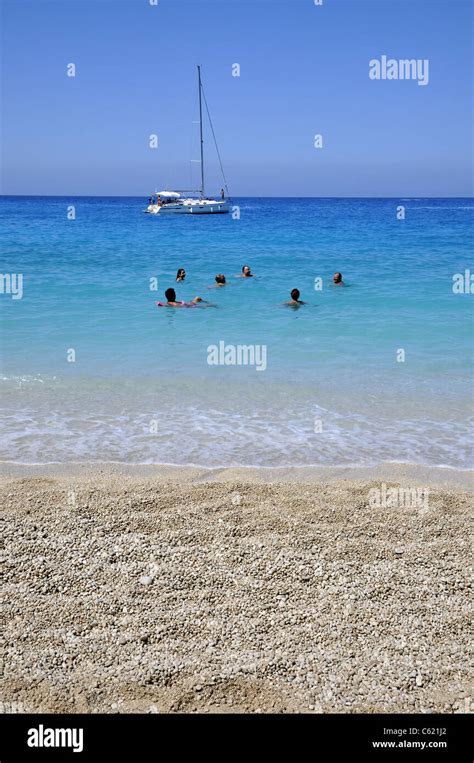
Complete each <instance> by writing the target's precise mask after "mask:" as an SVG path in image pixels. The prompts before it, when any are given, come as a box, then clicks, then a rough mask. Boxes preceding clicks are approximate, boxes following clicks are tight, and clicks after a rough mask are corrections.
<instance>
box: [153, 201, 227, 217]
mask: <svg viewBox="0 0 474 763" xmlns="http://www.w3.org/2000/svg"><path fill="white" fill-rule="evenodd" d="M146 212H147V213H148V214H151V215H160V216H161V215H223V214H226V213H228V212H229V203H228V202H227V201H213V200H211V199H203V200H199V199H189V200H188V199H186V200H185V201H183V202H181V203H177V204H173V203H171V204H162V205H161V206H158V204H150V206H149V207H147V209H146Z"/></svg>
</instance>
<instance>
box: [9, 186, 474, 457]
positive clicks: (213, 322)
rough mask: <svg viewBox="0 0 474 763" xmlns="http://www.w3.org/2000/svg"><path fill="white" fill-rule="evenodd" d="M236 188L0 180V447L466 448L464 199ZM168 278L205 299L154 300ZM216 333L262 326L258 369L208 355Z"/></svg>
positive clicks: (413, 453)
mask: <svg viewBox="0 0 474 763" xmlns="http://www.w3.org/2000/svg"><path fill="white" fill-rule="evenodd" d="M70 204H74V205H75V208H76V219H75V220H68V219H67V207H68V205H70ZM234 204H236V205H238V206H239V207H240V219H233V218H232V216H231V215H223V216H212V217H192V218H191V217H188V216H176V217H172V216H168V217H163V218H160V217H159V216H158V217H152V216H148V215H144V214H143V209H144V206H145V204H144V200H142V199H136V198H110V199H108V198H78V199H65V198H41V197H35V198H32V199H24V198H18V197H3V198H2V199H0V211H1V217H2V232H3V236H2V239H3V257H2V267H1V272H2V273H21V274H22V275H23V297H22V299H18V300H14V299H12V297H11V295H10V294H1V295H0V305H1V327H2V338H1V345H0V353H1V372H2V378H1V386H0V389H1V415H2V432H3V434H2V439H1V445H0V459H2V460H11V461H19V462H27V463H38V462H40V463H41V462H48V461H122V462H137V463H175V464H196V465H201V466H208V467H211V466H229V465H237V464H238V465H259V466H286V465H307V464H323V465H341V464H357V465H362V464H374V463H378V462H383V461H401V462H413V463H424V464H433V465H445V466H453V467H458V468H469V467H470V466H471V465H472V439H471V433H472V418H470V417H471V416H472V378H473V370H474V369H473V342H472V340H473V320H472V318H473V313H472V306H473V300H474V295H472V294H467V293H465V294H454V293H453V288H452V287H453V276H454V275H455V274H457V273H464V272H465V270H466V269H469V268H470V272H471V273H474V264H473V261H472V243H473V241H472V223H473V219H474V218H473V210H474V203H473V200H472V199H444V200H439V199H438V200H433V199H416V200H415V199H411V200H409V199H407V200H399V199H378V200H365V199H357V200H356V199H237V200H235V201H234ZM400 204H402V205H405V207H406V219H405V220H397V218H396V207H397V206H398V205H400ZM243 264H249V265H250V266H251V267H252V270H253V272H254V273H255V278H254V279H249V280H245V281H244V280H242V279H238V278H235V277H233V276H234V275H235V274H238V273H239V272H240V269H241V267H242V265H243ZM178 267H184V268H185V269H186V271H187V274H188V275H187V279H186V281H185V283H183V284H175V281H174V278H175V274H176V270H177V268H178ZM336 270H340V271H342V273H343V276H344V280H345V281H346V283H347V288H338V289H336V288H333V287H331V285H330V282H331V277H332V274H333V273H334V271H336ZM218 272H223V273H225V274H226V276H227V280H228V285H227V286H226V287H225V288H224V289H218V290H215V289H212V290H211V289H208V285H210V284H212V283H213V279H214V275H215V274H216V273H218ZM152 278H157V279H158V292H154V291H151V290H150V279H152ZM317 278H322V279H323V289H322V290H321V291H317V290H315V288H314V286H315V279H317ZM168 286H176V290H177V294H178V298H179V299H185V300H187V299H190V298H192V297H193V296H195V295H201V296H202V297H204V298H205V299H208V300H211V301H212V302H213V303H214V304H215V305H216V306H215V307H212V308H211V307H209V308H202V309H201V308H199V309H183V310H175V311H173V310H170V309H158V308H157V307H156V306H155V301H156V300H157V299H162V298H163V292H164V289H165V288H167V287H168ZM295 286H296V287H298V288H299V289H300V291H301V297H302V299H304V300H305V301H306V302H307V303H308V304H306V305H305V306H303V307H302V308H300V309H299V310H297V311H294V310H291V309H289V308H286V307H283V306H282V304H281V303H282V302H283V301H284V300H285V299H287V298H288V295H289V291H290V289H291V288H292V287H295ZM473 288H474V287H473ZM221 341H222V342H225V344H226V345H229V344H232V345H259V346H261V345H264V346H265V347H266V353H267V367H266V369H265V370H264V371H257V370H256V368H255V367H254V366H229V365H227V366H214V365H209V364H208V362H207V359H208V347H209V346H210V345H213V344H216V345H217V344H218V343H219V342H221ZM70 348H72V349H74V350H75V354H76V359H75V362H74V363H69V362H67V351H68V349H70ZM399 349H403V350H404V351H405V362H403V363H400V362H397V357H396V353H397V350H399Z"/></svg>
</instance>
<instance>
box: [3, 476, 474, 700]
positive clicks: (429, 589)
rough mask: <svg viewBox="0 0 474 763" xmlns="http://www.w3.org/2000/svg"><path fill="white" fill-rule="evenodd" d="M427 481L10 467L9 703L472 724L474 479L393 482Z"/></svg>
mask: <svg viewBox="0 0 474 763" xmlns="http://www.w3.org/2000/svg"><path fill="white" fill-rule="evenodd" d="M416 473H418V475H419V479H418V480H416V479H415V476H414V475H415V474H416ZM428 476H430V480H431V481H430V492H429V502H428V505H423V506H419V507H413V506H398V507H383V506H382V507H379V508H377V507H375V508H374V506H373V505H371V503H370V500H369V496H370V492H369V491H370V490H373V489H374V488H375V489H380V486H381V484H382V483H381V479H380V476H379V477H378V478H377V477H376V476H375V475H374V473H373V471H370V470H366V471H364V470H362V471H359V472H357V470H353V472H351V471H350V470H349V471H348V470H344V471H342V472H339V473H334V470H333V472H331V473H329V472H327V471H326V472H324V471H322V472H318V473H315V472H314V471H313V472H311V473H310V472H305V471H304V470H303V471H301V470H287V471H283V472H278V471H277V470H276V471H274V472H272V471H269V472H263V473H262V472H261V471H258V470H254V471H252V470H243V469H236V470H231V469H227V470H226V469H224V470H215V471H214V472H212V471H205V470H197V469H196V470H192V469H190V470H184V469H172V468H169V469H166V468H162V469H159V468H157V467H149V468H145V467H143V468H141V469H140V468H135V469H132V468H126V467H113V466H107V467H106V466H102V467H97V466H94V467H87V466H83V467H73V466H70V467H62V468H60V467H57V466H56V467H55V466H49V467H46V466H45V467H20V466H13V465H11V466H8V465H7V466H4V468H3V475H2V477H1V482H0V491H1V498H2V508H3V512H2V513H3V520H4V521H3V525H4V531H3V536H4V539H5V552H4V559H5V586H4V590H5V599H6V603H5V608H4V616H5V627H4V629H3V650H4V659H3V662H4V677H3V681H2V707H3V709H4V711H5V712H54V713H65V712H73V713H74V712H86V713H95V712H110V713H118V712H124V713H130V712H149V713H154V712H201V713H206V712H212V713H222V712H262V713H268V712H272V713H275V712H277V713H279V712H286V713H288V712H289V713H301V712H303V713H312V712H314V713H329V712H337V713H347V712H349V713H393V712H402V713H405V712H406V713H413V712H427V713H431V712H442V713H453V712H454V713H465V712H469V711H470V710H471V709H472V705H471V699H470V694H469V679H468V675H467V671H466V664H467V661H468V639H469V620H468V605H469V599H468V593H469V574H468V570H469V561H470V536H469V517H470V516H472V509H473V503H474V498H473V494H472V492H471V491H472V475H471V474H468V473H462V474H461V473H454V472H451V471H450V470H444V471H443V470H434V471H432V472H431V473H430V475H427V473H426V471H425V473H423V470H421V471H420V470H419V471H418V472H416V469H415V468H413V470H412V471H410V469H408V468H406V469H404V468H402V467H396V466H393V467H392V469H391V470H390V469H389V468H388V467H387V468H386V470H385V473H384V475H383V477H384V479H385V480H386V484H387V485H388V486H398V485H403V484H410V485H414V484H423V485H426V484H427V477H428ZM420 478H421V480H422V481H421V482H420ZM384 484H385V483H384Z"/></svg>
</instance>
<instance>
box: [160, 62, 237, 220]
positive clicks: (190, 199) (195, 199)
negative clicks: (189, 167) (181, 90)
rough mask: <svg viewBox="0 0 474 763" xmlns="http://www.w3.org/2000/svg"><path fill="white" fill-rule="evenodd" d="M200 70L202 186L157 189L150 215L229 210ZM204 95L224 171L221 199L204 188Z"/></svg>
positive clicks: (208, 212) (224, 181) (199, 213)
mask: <svg viewBox="0 0 474 763" xmlns="http://www.w3.org/2000/svg"><path fill="white" fill-rule="evenodd" d="M197 70H198V83H199V135H200V147H201V158H200V160H199V161H200V164H201V187H200V188H199V189H198V190H196V191H157V192H155V194H153V195H152V196H151V197H150V204H149V205H148V207H147V208H146V210H145V212H146V213H147V214H150V215H168V214H178V215H183V214H194V215H213V214H223V213H225V212H228V211H229V198H228V196H229V194H228V191H227V183H226V180H225V175H224V170H223V168H222V162H221V157H220V154H219V149H218V147H217V141H216V136H215V135H214V128H213V127H212V122H211V117H210V114H209V109H208V108H207V101H206V96H205V95H204V92H203V87H202V81H201V67H200V66H198V67H197ZM203 95H204V102H205V104H206V110H207V115H208V117H209V122H210V125H211V130H212V135H213V138H214V143H215V146H216V151H217V156H218V158H219V164H220V168H221V172H222V178H223V183H224V188H223V189H222V191H221V198H220V199H212V198H209V197H207V196H206V194H205V190H204V139H203V126H202V96H203ZM186 194H198V195H197V196H187V195H186Z"/></svg>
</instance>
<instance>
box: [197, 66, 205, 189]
mask: <svg viewBox="0 0 474 763" xmlns="http://www.w3.org/2000/svg"><path fill="white" fill-rule="evenodd" d="M197 70H198V81H199V133H200V138H201V196H202V197H203V196H204V141H203V138H202V97H201V90H202V85H201V67H200V66H198V68H197Z"/></svg>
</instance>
